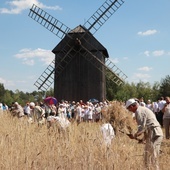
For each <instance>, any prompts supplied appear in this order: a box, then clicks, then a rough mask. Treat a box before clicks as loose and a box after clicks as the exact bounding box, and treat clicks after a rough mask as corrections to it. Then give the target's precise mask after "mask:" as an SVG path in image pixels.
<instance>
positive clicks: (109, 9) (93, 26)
mask: <svg viewBox="0 0 170 170" xmlns="http://www.w3.org/2000/svg"><path fill="white" fill-rule="evenodd" d="M123 3H124V0H107V1H105V2H104V3H103V5H102V6H101V7H100V8H99V9H98V10H97V11H96V12H95V13H94V14H93V15H92V16H91V17H90V18H89V19H88V20H87V22H86V23H85V24H84V26H85V27H86V28H87V29H88V31H90V32H91V33H92V34H95V33H96V31H97V30H98V29H99V28H100V27H101V26H102V25H103V24H104V23H105V22H106V21H107V20H108V19H109V18H110V17H111V16H112V15H113V14H114V13H115V12H116V11H117V10H118V9H119V8H120V6H122V4H123Z"/></svg>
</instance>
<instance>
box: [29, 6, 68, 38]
mask: <svg viewBox="0 0 170 170" xmlns="http://www.w3.org/2000/svg"><path fill="white" fill-rule="evenodd" d="M28 16H29V17H31V18H32V19H33V20H35V21H37V22H38V23H39V24H41V25H42V26H44V27H45V28H46V29H48V30H49V31H51V32H52V33H53V34H55V35H56V36H58V37H59V38H60V39H63V37H64V36H65V35H66V34H67V33H68V32H70V31H71V29H70V28H69V27H67V26H66V25H64V24H63V23H62V22H60V21H59V20H57V19H56V18H54V17H52V16H51V15H50V14H48V13H47V12H45V11H44V10H42V9H41V8H39V7H38V6H36V5H35V4H33V6H32V8H31V9H30V12H29V14H28Z"/></svg>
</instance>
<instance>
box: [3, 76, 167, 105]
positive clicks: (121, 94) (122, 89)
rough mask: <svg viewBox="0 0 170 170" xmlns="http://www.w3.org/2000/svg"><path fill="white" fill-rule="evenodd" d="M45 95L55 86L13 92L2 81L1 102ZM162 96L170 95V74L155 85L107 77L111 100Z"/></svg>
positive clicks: (27, 100) (107, 95) (22, 100)
mask: <svg viewBox="0 0 170 170" xmlns="http://www.w3.org/2000/svg"><path fill="white" fill-rule="evenodd" d="M45 96H54V90H53V88H50V89H49V90H48V91H47V92H42V91H41V92H40V91H33V92H31V93H28V92H23V91H20V90H18V89H17V90H16V91H15V92H13V91H12V90H8V89H5V88H4V85H3V84H2V83H0V102H1V103H5V104H7V105H8V106H10V105H11V104H12V102H15V101H17V102H18V103H20V104H21V105H23V106H24V105H25V104H26V103H27V102H29V101H34V102H40V101H42V100H43V98H44V97H45ZM162 96H163V97H165V96H170V76H169V75H167V76H165V78H162V79H161V80H160V82H155V83H154V84H153V85H151V84H150V83H149V82H142V81H140V82H138V83H128V82H125V83H124V84H123V85H121V86H117V85H115V84H114V83H113V82H112V81H110V80H109V79H107V78H106V99H107V100H109V101H112V100H118V101H126V100H127V99H129V98H132V97H136V98H141V97H143V98H144V100H148V99H150V100H151V101H157V100H158V99H159V98H160V97H162Z"/></svg>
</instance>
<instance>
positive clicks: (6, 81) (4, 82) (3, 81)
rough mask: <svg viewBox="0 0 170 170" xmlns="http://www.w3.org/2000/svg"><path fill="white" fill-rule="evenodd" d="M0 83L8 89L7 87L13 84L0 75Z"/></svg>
mask: <svg viewBox="0 0 170 170" xmlns="http://www.w3.org/2000/svg"><path fill="white" fill-rule="evenodd" d="M0 83H2V84H3V85H4V87H5V89H8V88H9V87H11V86H14V82H13V81H11V80H7V79H4V78H2V77H0Z"/></svg>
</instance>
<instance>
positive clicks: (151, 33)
mask: <svg viewBox="0 0 170 170" xmlns="http://www.w3.org/2000/svg"><path fill="white" fill-rule="evenodd" d="M156 33H157V30H155V29H154V30H147V31H145V32H142V31H140V32H138V35H141V36H148V35H153V34H156Z"/></svg>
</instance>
